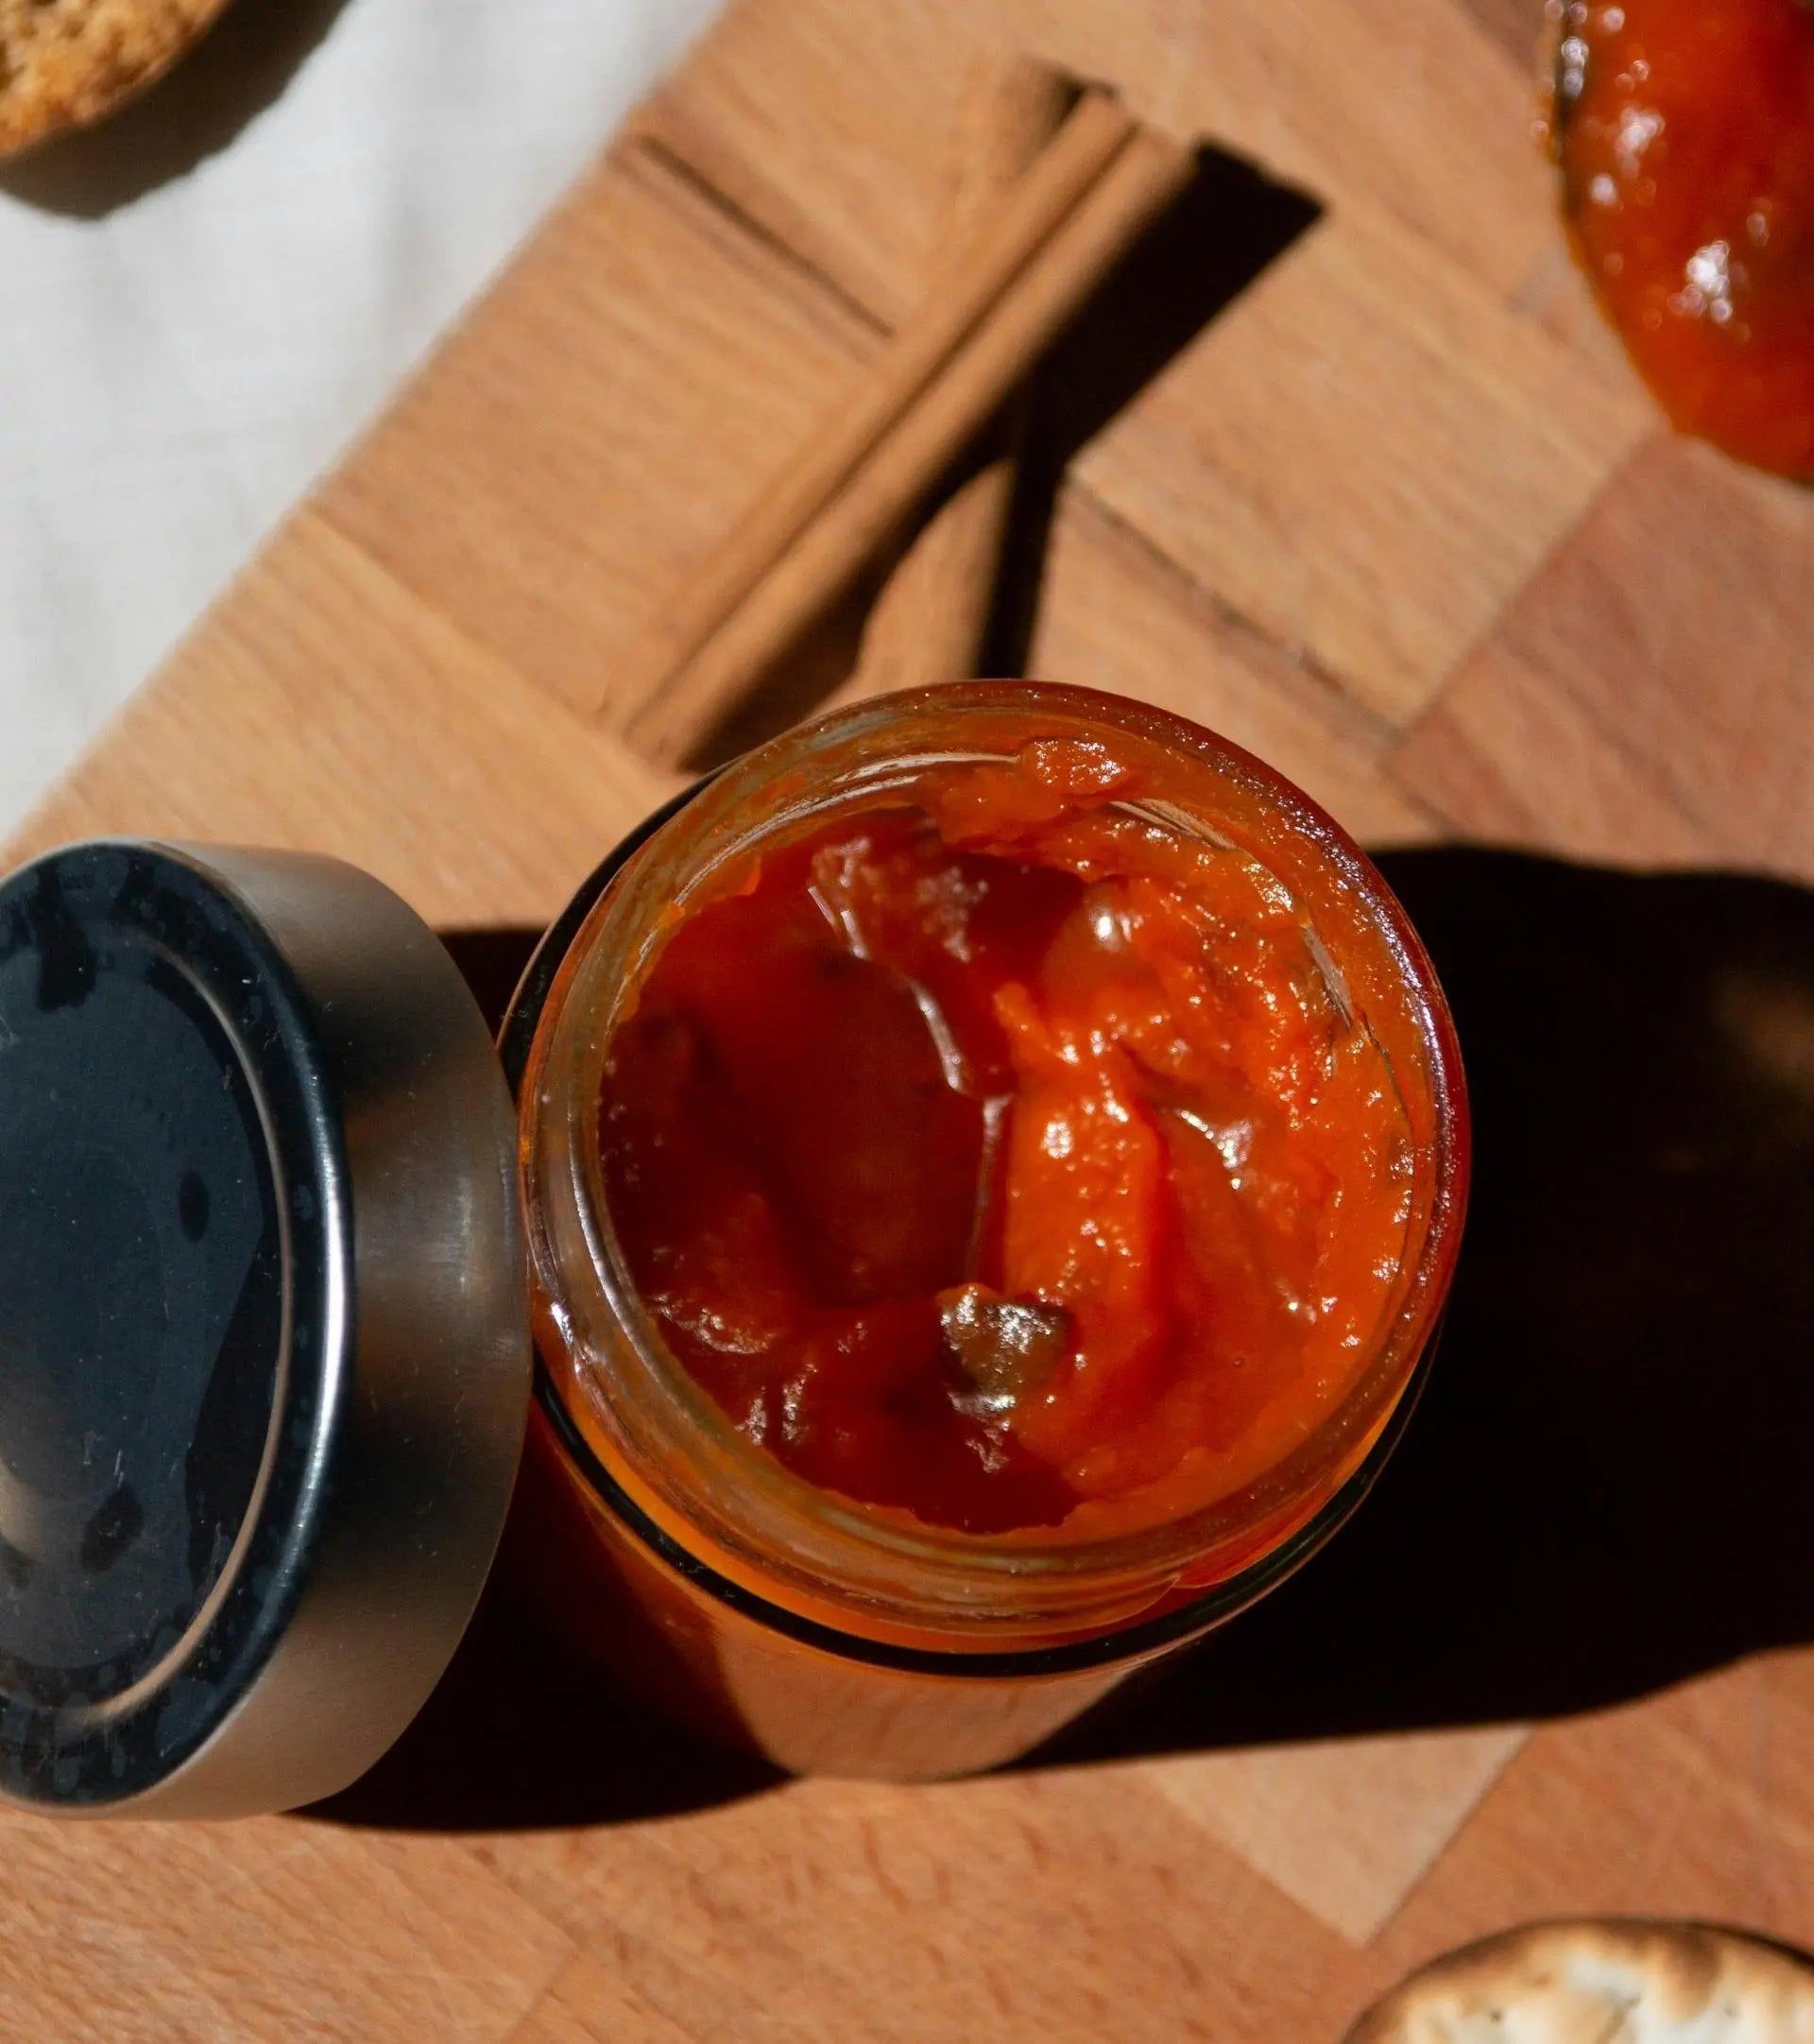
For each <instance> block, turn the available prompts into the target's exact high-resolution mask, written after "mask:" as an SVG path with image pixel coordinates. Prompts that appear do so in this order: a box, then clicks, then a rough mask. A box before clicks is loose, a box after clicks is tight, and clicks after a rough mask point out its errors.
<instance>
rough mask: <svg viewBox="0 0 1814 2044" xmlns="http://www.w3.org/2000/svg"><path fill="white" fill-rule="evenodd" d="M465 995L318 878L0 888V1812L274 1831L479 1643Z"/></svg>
mask: <svg viewBox="0 0 1814 2044" xmlns="http://www.w3.org/2000/svg"><path fill="white" fill-rule="evenodd" d="M515 1180H516V1125H515V1115H514V1111H513V1109H512V1107H511V1103H510V1098H509V1093H508V1090H507V1088H506V1086H505V1079H504V1075H503V1073H502V1071H501V1069H500V1067H499V1065H498V1062H497V1059H496V1056H495V1055H494V1053H493V1051H492V1048H491V1044H490V1041H489V1039H488V1034H487V1031H486V1027H485V1024H484V1022H483V1021H482V1020H481V1018H480V1015H479V1011H478V1008H477V1005H476V1004H475V1003H474V1001H473V999H472V997H471V994H470V993H469V992H468V990H467V988H466V986H465V984H464V982H463V981H462V979H461V978H460V975H459V972H458V970H456V968H455V967H454V962H453V960H452V959H451V958H450V957H449V956H448V954H447V953H446V952H445V951H444V950H443V949H442V947H441V945H440V944H439V943H438V941H437V940H436V937H435V936H434V934H433V932H432V931H430V930H429V929H428V928H427V927H426V926H425V925H424V924H423V923H422V922H421V921H419V919H418V918H417V917H416V916H415V915H414V914H413V913H412V912H411V911H410V910H409V909H408V908H406V907H405V906H404V905H403V903H402V902H400V901H399V900H398V899H397V898H396V897H395V896H394V895H392V894H391V893H389V892H388V891H387V890H386V889H385V888H384V887H383V886H381V885H379V884H378V883H377V882H376V881H374V880H372V879H370V878H368V876H367V875H365V874H363V873H360V872H357V871H355V870H354V869H353V868H352V867H347V866H342V865H339V864H337V863H336V862H334V861H332V860H326V859H316V858H305V857H299V856H294V855H289V854H281V853H270V852H248V851H224V850H197V849H189V848H183V847H180V846H171V845H157V844H145V843H135V842H112V843H99V844H91V845H83V846H77V847H75V848H73V849H71V850H65V851H60V852H56V853H53V854H52V855H51V856H49V857H48V858H45V859H43V860H41V861H39V862H38V863H37V864H36V865H34V866H30V867H26V869H25V870H24V871H22V872H20V873H18V874H16V875H14V876H13V877H12V878H11V879H10V880H8V881H7V882H5V883H4V884H0V1803H5V1802H9V1803H12V1804H14V1805H16V1806H19V1807H23V1808H27V1809H33V1810H37V1811H40V1812H56V1813H61V1814H66V1815H92V1816H111V1815H127V1814H130V1815H135V1816H136V1815H141V1814H143V1815H147V1816H158V1817H172V1816H179V1817H186V1816H231V1815H237V1814H242V1813H246V1812H255V1811H270V1810H279V1809H287V1808H292V1807H295V1806H297V1805H299V1804H301V1803H305V1802H312V1801H314V1800H316V1799H317V1798H318V1797H321V1796H324V1795H331V1794H333V1793H334V1792H335V1791H336V1790H339V1789H341V1788H343V1787H345V1786H346V1785H347V1784H348V1783H350V1782H351V1781H352V1780H353V1779H355V1778H357V1777H358V1776H359V1775H360V1774H362V1773H363V1772H364V1771H365V1770H366V1769H367V1768H368V1766H369V1765H370V1764H371V1763H372V1762H373V1761H376V1760H377V1759H378V1757H379V1756H380V1755H381V1754H382V1753H383V1752H384V1751H385V1749H386V1748H387V1747H388V1746H389V1745H390V1744H391V1743H393V1742H394V1741H395V1740H396V1739H397V1737H398V1736H399V1735H400V1734H401V1733H402V1730H403V1728H404V1727H405V1726H407V1725H408V1723H409V1721H410V1720H411V1718H412V1717H414V1715H415V1714H416V1712H417V1710H418V1709H419V1708H420V1707H421V1705H422V1704H423V1703H424V1702H425V1701H426V1699H427V1697H428V1694H429V1692H430V1691H431V1690H432V1689H433V1688H434V1686H435V1684H436V1680H437V1679H438V1678H439V1676H440V1675H441V1673H442V1671H443V1669H444V1668H445V1666H446V1664H447V1662H448V1660H449V1659H450V1658H452V1655H453V1652H454V1647H455V1646H456V1645H457V1643H458V1641H459V1639H460V1636H461V1634H462V1633H463V1632H464V1630H465V1628H466V1625H467V1622H468V1620H469V1619H470V1617H471V1612H472V1609H473V1606H474V1605H475V1604H476V1602H477V1599H478V1595H479V1591H480V1589H481V1588H482V1587H483V1584H484V1581H485V1577H486V1574H487V1572H488V1569H489V1567H490V1564H491V1559H492V1555H493V1553H494V1550H495V1548H496V1544H497V1540H498V1536H499V1533H500V1530H501V1528H502V1525H503V1521H504V1516H505V1508H506V1506H507V1504H508V1502H509V1496H510V1490H511V1486H512V1483H513V1480H514V1476H515V1471H516V1466H517V1460H518V1455H519V1452H520V1450H521V1447H522V1430H523V1422H524V1417H525V1413H526V1409H527V1400H528V1390H529V1344H528V1334H527V1329H526V1324H525V1319H526V1315H525V1305H524V1286H523V1276H522V1251H521V1229H520V1225H519V1219H518V1211H517V1197H516V1183H515Z"/></svg>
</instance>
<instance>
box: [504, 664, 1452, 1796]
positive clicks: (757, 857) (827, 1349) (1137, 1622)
mask: <svg viewBox="0 0 1814 2044" xmlns="http://www.w3.org/2000/svg"><path fill="white" fill-rule="evenodd" d="M512 1033H513V1034H514V1037H515V1039H517V1046H518V1048H517V1056H518V1059H519V1061H521V1060H522V1058H523V1057H524V1056H526V1071H525V1072H524V1074H523V1076H522V1088H521V1100H522V1118H523V1156H524V1165H525V1185H526V1189H527V1194H528V1204H529V1210H530V1232H531V1239H532V1251H533V1254H534V1259H535V1267H536V1276H537V1283H538V1289H539V1347H540V1350H541V1359H542V1380H541V1396H540V1400H539V1423H538V1426H537V1428H536V1430H535V1435H536V1447H535V1451H536V1452H537V1453H538V1454H539V1456H541V1457H542V1458H543V1460H544V1461H545V1463H546V1465H547V1467H548V1470H549V1473H550V1474H551V1476H552V1478H553V1479H554V1480H553V1482H552V1483H551V1484H549V1485H546V1486H540V1487H541V1489H542V1490H543V1491H544V1492H545V1494H546V1496H547V1498H548V1499H549V1500H551V1501H553V1500H559V1501H561V1503H562V1510H561V1512H560V1513H551V1516H552V1517H559V1518H561V1519H562V1520H563V1524H562V1525H561V1526H551V1527H550V1529H549V1537H551V1538H555V1537H557V1538H560V1539H561V1540H562V1541H563V1542H564V1548H563V1552H564V1553H565V1554H567V1555H568V1556H569V1557H570V1561H571V1564H572V1566H571V1567H567V1568H559V1569H552V1570H544V1571H543V1572H542V1573H543V1574H544V1575H545V1577H546V1579H547V1580H548V1581H549V1582H552V1583H554V1584H556V1585H557V1586H558V1599H557V1601H559V1602H560V1603H561V1604H562V1606H563V1607H564V1609H565V1611H566V1614H567V1617H568V1619H569V1622H570V1629H571V1626H572V1625H573V1624H577V1626H578V1629H579V1630H581V1631H582V1632H586V1631H588V1630H590V1634H591V1637H592V1644H593V1646H594V1648H595V1650H596V1652H597V1654H598V1656H599V1658H604V1659H608V1660H610V1661H612V1662H613V1663H615V1664H618V1665H619V1666H627V1668H628V1669H629V1671H630V1673H631V1675H632V1676H633V1678H635V1679H637V1680H639V1681H640V1682H641V1684H642V1687H643V1688H644V1689H647V1690H652V1691H654V1692H656V1693H658V1694H659V1695H660V1696H661V1697H662V1698H663V1700H664V1701H666V1702H667V1703H669V1704H671V1705H677V1706H678V1707H679V1708H681V1709H685V1710H686V1711H688V1712H689V1714H691V1715H692V1716H693V1717H694V1718H695V1719H699V1718H703V1719H705V1720H706V1721H708V1722H709V1723H710V1724H711V1725H713V1726H714V1727H715V1728H717V1729H719V1730H723V1731H727V1732H729V1733H730V1734H732V1735H733V1736H736V1737H739V1738H741V1739H743V1740H744V1742H745V1743H751V1744H754V1745H755V1746H757V1747H758V1748H759V1749H761V1750H762V1751H764V1752H766V1753H768V1754H770V1755H771V1756H772V1757H774V1758H776V1759H777V1760H779V1761H781V1762H782V1763H783V1764H785V1765H788V1766H792V1767H796V1768H822V1769H830V1770H835V1771H847V1772H864V1773H879V1774H893V1775H918V1774H944V1773H951V1772H956V1771H961V1770H964V1769H968V1768H973V1767H977V1766H984V1765H989V1764H993V1763H995V1762H997V1761H1002V1760H1005V1759H1008V1758H1011V1757H1013V1756H1014V1755H1016V1754H1018V1753H1019V1752H1021V1751H1024V1750H1025V1749H1026V1748H1027V1747H1028V1746H1029V1745H1031V1744H1032V1743H1035V1742H1036V1741H1037V1740H1038V1739H1040V1738H1042V1737H1044V1736H1046V1735H1047V1734H1048V1733H1050V1732H1051V1731H1052V1730H1053V1729H1055V1728H1056V1727H1057V1726H1059V1725H1061V1724H1063V1723H1064V1722H1065V1721H1066V1720H1067V1719H1068V1718H1070V1717H1071V1716H1073V1715H1074V1714H1075V1713H1076V1712H1077V1711H1078V1710H1079V1709H1082V1708H1084V1707H1085V1706H1086V1705H1087V1704H1088V1703H1089V1702H1091V1701H1093V1700H1094V1699H1095V1697H1096V1696H1098V1695H1100V1694H1101V1693H1103V1692H1104V1691H1105V1690H1106V1689H1108V1688H1109V1687H1111V1686H1112V1685H1113V1684H1114V1683H1115V1682H1116V1681H1117V1680H1119V1679H1120V1678H1121V1675H1124V1674H1125V1673H1127V1672H1128V1671H1129V1670H1130V1669H1131V1668H1133V1667H1135V1666H1138V1665H1139V1664H1140V1663H1141V1662H1142V1661H1145V1660H1148V1659H1151V1658H1154V1657H1155V1655H1157V1654H1159V1653H1162V1652H1164V1651H1167V1650H1169V1649H1170V1648H1171V1647H1172V1646H1174V1645H1176V1644H1177V1643H1179V1642H1180V1641H1182V1640H1186V1639H1189V1638H1191V1637H1194V1636H1196V1635H1197V1634H1199V1633H1201V1632H1203V1631H1205V1630H1206V1629H1208V1628H1209V1627H1210V1626H1212V1625H1214V1624H1216V1623H1220V1622H1221V1621H1222V1620H1223V1619H1224V1618H1226V1617H1227V1616H1229V1615H1230V1614H1232V1612H1234V1611H1235V1610H1237V1609H1239V1608H1240V1607H1241V1606H1242V1605H1243V1604H1245V1603H1247V1602H1250V1601H1251V1600H1252V1598H1253V1597H1254V1596H1256V1595H1258V1594H1259V1593H1260V1592H1261V1591H1262V1590H1263V1589H1265V1588H1267V1587H1268V1586H1269V1585H1270V1584H1271V1583H1272V1582H1274V1581H1275V1580H1277V1579H1278V1577H1279V1576H1280V1575H1282V1574H1283V1573H1285V1572H1287V1571H1288V1570H1289V1569H1290V1568H1291V1567H1292V1566H1294V1565H1295V1564H1296V1563H1297V1562H1298V1561H1299V1560H1301V1559H1302V1558H1303V1557H1304V1555H1305V1554H1308V1553H1309V1551H1310V1550H1311V1549H1312V1548H1313V1547H1314V1546H1315V1545H1316V1544H1317V1543H1318V1542H1319V1541H1320V1540H1321V1539H1322V1538H1324V1537H1326V1535H1327V1534H1328V1532H1329V1531H1331V1530H1332V1529H1333V1527H1334V1526H1335V1525H1336V1524H1337V1523H1339V1521H1340V1520H1341V1519H1342V1518H1343V1517H1345V1516H1346V1514H1347V1512H1348V1511H1350V1510H1351V1509H1352V1508H1353V1505H1354V1503H1356V1502H1357V1500H1358V1498H1359V1496H1360V1493H1361V1492H1362V1491H1363V1490H1364V1488H1365V1486H1366V1485H1367V1483H1368V1482H1370V1480H1371V1476H1372V1474H1373V1472H1374V1471H1375V1470H1376V1469H1377V1468H1378V1462H1379V1459H1380V1457H1381V1456H1382V1454H1383V1453H1384V1452H1385V1451H1386V1448H1387V1447H1388V1446H1389V1444H1390V1436H1391V1434H1392V1430H1393V1428H1394V1426H1395V1422H1397V1421H1399V1420H1401V1419H1402V1417H1403V1416H1404V1414H1405V1412H1406V1410H1407V1409H1408V1404H1409V1393H1410V1392H1411V1390H1412V1385H1413V1383H1414V1382H1415V1379H1416V1374H1417V1370H1418V1366H1419V1364H1420V1361H1421V1359H1422V1357H1423V1356H1424V1354H1425V1351H1426V1349H1427V1347H1428V1344H1429V1338H1430V1335H1431V1332H1432V1330H1433V1327H1434V1324H1435V1321H1436V1317H1437V1314H1438V1313H1439V1310H1440V1306H1441V1302H1442V1298H1443V1296H1444V1293H1445V1290H1446V1284H1447V1280H1448V1275H1449V1271H1450V1268H1451V1266H1452V1262H1453V1258H1454V1253H1455V1248H1456V1243H1457V1239H1458V1235H1459V1229H1460V1222H1461V1214H1462V1207H1463V1191H1464V1181H1465V1171H1466V1123H1465V1108H1464V1104H1463V1092H1462V1083H1461V1076H1460V1068H1459V1060H1458V1058H1457V1056H1456V1052H1455V1046H1454V1041H1453V1036H1452V1031H1451V1029H1450V1026H1449V1023H1448V1020H1447V1016H1446V1010H1445V1008H1444V1005H1443V1002H1442V997H1441V994H1440V991H1439V989H1438V988H1437V987H1436V984H1435V982H1434V979H1433V976H1432V975H1431V973H1430V970H1429V965H1428V962H1427V960H1426V959H1425V957H1424V955H1423V953H1422V951H1421V949H1420V947H1419V946H1418V944H1417V942H1416V939H1415V937H1414V936H1412V933H1411V931H1410V930H1409V928H1408V927H1407V925H1406V924H1405V921H1404V919H1403V917H1402V914H1401V913H1400V911H1399V910H1398V909H1397V907H1396V904H1395V902H1393V900H1392V897H1391V896H1390V894H1389V892H1388V891H1387V889H1386V888H1385V886H1384V884H1383V883H1382V882H1381V881H1380V879H1379V878H1378V874H1377V873H1376V872H1375V871H1374V869H1373V868H1372V867H1370V866H1369V865H1368V863H1367V862H1366V860H1365V859H1364V858H1363V857H1362V855H1361V854H1360V852H1359V851H1358V850H1355V848H1354V847H1353V846H1352V845H1351V844H1350V843H1349V842H1348V841H1347V840H1346V839H1345V838H1344V837H1343V835H1342V834H1341V833H1340V832H1339V831H1338V830H1337V829H1336V827H1335V826H1334V825H1333V824H1332V823H1331V822H1330V821H1329V820H1328V818H1327V817H1326V816H1323V815H1322V813H1321V812H1320V811H1318V810H1317V809H1316V808H1315V807H1314V805H1313V804H1311V803H1310V802H1309V800H1308V799H1307V798H1305V797H1304V796H1302V795H1301V794H1300V793H1298V792H1297V791H1296V790H1295V789H1293V788H1292V787H1290V786H1289V784H1287V783H1285V782H1281V781H1279V780H1278V779H1277V778H1276V777H1275V776H1274V775H1272V774H1271V773H1270V772H1268V771H1267V770H1266V769H1265V768H1264V767H1262V766H1260V765H1259V764H1258V762H1256V761H1254V760H1252V759H1251V758H1249V757H1248V756H1247V755H1245V754H1243V753H1241V752H1240V751H1238V750H1237V749H1236V748H1234V747H1230V746H1227V745H1225V744H1224V743H1223V742H1222V741H1220V740H1217V739H1215V738H1213V737H1212V736H1211V735H1210V734H1208V733H1206V732H1204V731H1201V730H1197V729H1195V728H1194V727H1191V726H1189V725H1187V724H1184V723H1182V722H1181V721H1179V720H1177V719H1174V718H1171V717H1168V716H1165V715H1162V714H1160V713H1156V712H1154V711H1150V710H1146V709H1143V708H1140V707H1138V706H1137V705H1134V704H1132V703H1127V702H1123V701H1121V700H1118V699H1114V698H1109V697H1104V696H1095V695H1090V694H1087V693H1085V692H1081V691H1074V690H1065V689H1057V688H1051V687H1043V686H1035V685H1033V684H1025V683H1002V684H975V685H970V686H966V687H961V688H954V689H944V690H933V691H928V692H925V693H923V694H919V695H916V696H900V697H893V698H888V699H884V700H883V701H881V702H878V703H874V704H868V705H863V706H860V707H858V708H857V709H854V710H851V711H847V712H844V713H840V714H839V715H837V716H834V717H832V718H830V719H828V720H826V721H824V722H822V723H820V724H818V725H816V726H813V727H809V728H807V729H806V730H802V731H799V732H796V733H793V734H791V735H790V736H788V737H787V738H784V739H782V740H780V741H778V742H777V743H776V744H775V745H772V746H770V747H766V748H764V749H763V750H762V751H761V752H758V753H756V754H753V755H751V756H750V757H749V758H747V759H745V760H744V761H743V762H740V763H739V764H737V765H735V766H733V767H732V768H730V769H729V770H728V771H727V773H726V774H724V775H723V776H721V777H719V778H718V779H717V780H715V781H713V782H710V783H709V784H707V785H706V786H705V787H704V788H703V789H701V790H699V791H697V792H696V793H695V794H694V795H693V798H692V799H689V800H687V801H685V802H684V803H683V804H682V805H680V806H679V807H677V808H676V810H675V812H674V813H673V814H671V815H670V816H669V817H668V818H667V820H665V821H664V822H663V823H661V824H660V826H659V828H658V829H657V830H656V831H655V832H654V833H653V834H651V835H649V836H648V837H647V838H646V839H645V840H644V841H643V842H642V843H641V844H640V845H638V846H637V847H635V848H634V849H632V850H630V851H629V852H628V853H627V855H626V856H625V857H624V858H623V859H622V861H621V862H620V863H617V864H615V866H614V868H613V869H612V870H611V871H610V872H609V873H608V875H606V876H604V877H603V878H602V879H601V882H600V884H599V886H598V888H597V889H596V898H595V899H593V900H590V901H589V902H582V903H581V904H579V905H578V906H577V907H576V909H575V911H574V914H573V916H572V917H570V919H569V922H568V925H567V926H565V927H564V928H562V929H560V930H557V931H556V933H555V936H554V938H553V939H552V940H551V943H550V946H549V947H546V948H545V952H544V957H543V960H542V962H541V964H540V966H539V970H538V972H536V973H532V975H531V980H530V983H529V986H528V987H527V988H525V995H524V998H523V1001H522V1004H521V1005H520V1009H519V1013H518V1015H517V1017H516V1018H515V1020H514V1022H513V1024H512ZM508 1049H509V1039H506V1050H508ZM582 1577H583V1578H584V1580H585V1582H586V1583H587V1585H588V1586H589V1587H588V1589H587V1590H586V1593H585V1594H584V1595H580V1594H577V1593H576V1592H575V1584H576V1583H577V1582H578V1581H579V1580H580V1579H581V1578H582Z"/></svg>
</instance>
